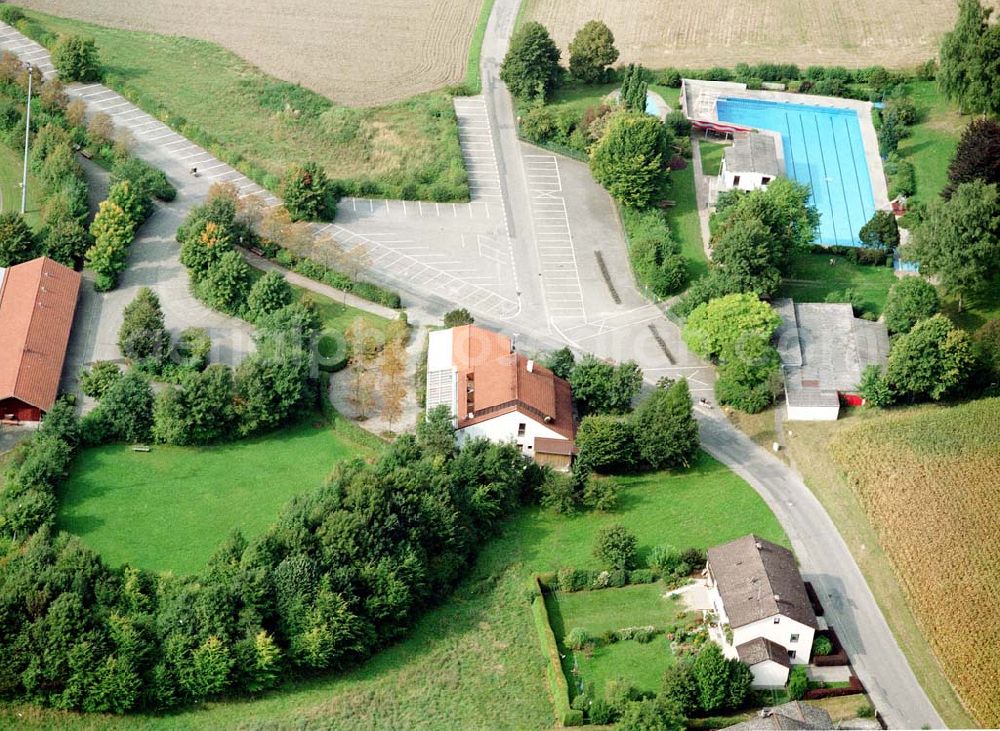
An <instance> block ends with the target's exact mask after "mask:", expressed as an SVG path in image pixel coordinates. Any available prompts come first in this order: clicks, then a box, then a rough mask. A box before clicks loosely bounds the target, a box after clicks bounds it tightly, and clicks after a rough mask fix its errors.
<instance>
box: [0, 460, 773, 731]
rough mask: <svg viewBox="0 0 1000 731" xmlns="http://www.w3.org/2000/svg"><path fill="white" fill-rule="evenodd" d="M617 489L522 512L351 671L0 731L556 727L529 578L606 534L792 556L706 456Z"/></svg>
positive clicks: (52, 717) (4, 721) (51, 717)
mask: <svg viewBox="0 0 1000 731" xmlns="http://www.w3.org/2000/svg"><path fill="white" fill-rule="evenodd" d="M152 454H154V453H151V454H150V455H142V456H145V457H148V456H151V455H152ZM621 484H622V495H621V507H620V509H619V510H617V511H616V512H614V513H611V514H609V515H601V514H583V515H578V516H574V517H570V518H566V517H562V516H558V515H554V514H552V513H549V512H545V511H542V510H540V509H538V508H530V509H525V510H522V511H521V512H520V513H518V514H517V515H516V516H514V517H513V518H512V519H511V520H509V521H508V522H507V523H506V524H505V526H504V529H503V533H502V535H501V536H499V537H498V538H495V539H493V540H491V541H489V542H487V543H486V544H485V545H484V546H483V550H482V552H481V554H480V556H479V559H478V560H477V561H476V563H475V564H474V565H472V566H470V567H469V571H468V577H467V578H466V579H465V581H463V582H462V584H461V585H460V586H459V587H458V589H457V590H456V591H455V593H454V594H452V595H451V596H449V597H448V599H447V601H446V602H445V603H443V604H442V606H440V607H439V608H437V609H434V610H432V611H430V612H428V613H427V614H425V615H424V616H423V617H422V618H421V619H420V620H419V621H418V622H417V624H416V626H415V628H414V630H413V631H412V632H411V634H410V635H409V636H408V637H407V639H405V640H403V641H402V642H399V643H398V644H395V645H393V646H391V647H389V648H388V649H386V650H385V651H383V652H381V653H379V654H378V655H377V656H375V657H374V658H372V659H371V660H370V661H368V662H367V663H365V664H364V665H363V666H361V667H360V668H357V669H355V670H352V671H350V672H347V673H342V674H339V675H330V676H324V677H319V678H315V679H312V680H308V681H300V682H297V683H290V684H288V685H286V686H285V687H283V688H282V689H280V690H279V691H275V692H272V693H268V694H266V695H264V696H263V697H261V698H259V699H257V700H255V701H253V702H250V701H230V702H225V703H219V702H213V703H203V704H201V705H200V706H198V707H197V708H191V709H188V710H186V711H183V712H181V713H177V714H172V715H170V716H166V717H160V718H158V717H149V716H139V717H129V718H126V719H120V718H114V717H80V716H78V715H75V714H64V713H61V712H55V711H40V710H37V709H29V708H26V707H24V706H17V707H10V706H0V727H3V726H5V725H16V726H18V727H21V728H23V727H26V726H35V727H39V728H41V727H52V726H59V727H62V728H66V727H69V728H101V729H119V728H120V729H125V728H128V729H133V728H140V729H142V728H157V729H159V728H169V729H192V728H194V729H197V728H205V729H216V728H233V727H239V726H245V725H246V724H247V723H248V719H253V721H252V722H253V725H254V726H255V727H265V726H303V727H305V726H323V727H325V728H385V729H390V728H417V729H419V728H425V729H463V730H464V729H485V728H489V729H547V728H551V727H552V724H553V716H552V706H551V704H550V702H549V699H548V697H547V695H546V692H545V679H544V678H545V659H544V658H543V656H542V653H541V650H540V648H539V646H538V634H537V632H536V631H535V627H534V623H533V621H532V616H531V610H530V607H529V604H528V601H527V597H526V592H525V587H526V586H527V583H528V579H529V577H530V576H531V575H532V574H533V573H535V572H541V571H553V570H555V569H557V568H559V567H560V566H565V565H569V564H574V565H576V566H579V567H587V568H596V561H595V560H594V559H593V558H592V557H591V543H592V541H593V538H594V534H595V533H596V532H597V530H598V529H599V528H600V527H601V526H604V525H607V524H608V523H613V522H621V523H624V524H625V525H628V526H629V527H630V528H631V529H632V530H634V531H635V532H636V534H637V535H638V537H639V544H640V547H641V549H642V551H643V552H645V551H648V549H649V547H651V546H653V545H656V544H660V543H669V544H671V545H674V546H677V547H678V548H680V547H686V546H689V545H690V546H697V547H700V548H706V547H708V546H710V545H714V544H716V543H720V542H722V541H726V540H729V539H732V538H736V537H738V536H740V535H744V534H746V533H748V532H751V531H753V532H756V533H758V534H760V535H762V536H764V537H765V538H769V539H771V540H777V541H779V542H781V543H783V544H784V545H788V539H787V538H786V537H785V535H784V533H783V531H782V530H781V527H780V526H779V525H778V523H777V521H776V520H775V518H774V516H773V515H772V514H771V512H770V510H768V508H767V507H766V506H765V504H764V503H763V501H762V500H761V499H760V498H759V497H758V496H757V494H756V493H755V492H754V491H753V489H751V488H750V487H749V486H748V485H747V484H746V483H745V482H743V481H742V480H741V479H740V478H739V477H737V476H736V475H735V474H733V473H732V472H729V471H728V470H727V469H726V468H725V467H724V466H722V465H721V464H719V463H718V462H716V461H715V460H713V459H711V458H710V457H708V456H707V455H703V456H702V457H701V458H700V459H699V460H698V462H697V463H696V464H695V465H694V466H693V467H692V468H691V469H690V470H688V471H687V472H684V473H681V474H676V475H671V474H667V473H658V474H651V475H643V476H637V477H631V478H626V479H622V480H621ZM19 714H23V715H19Z"/></svg>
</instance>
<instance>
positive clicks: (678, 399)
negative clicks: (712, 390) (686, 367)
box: [632, 378, 700, 470]
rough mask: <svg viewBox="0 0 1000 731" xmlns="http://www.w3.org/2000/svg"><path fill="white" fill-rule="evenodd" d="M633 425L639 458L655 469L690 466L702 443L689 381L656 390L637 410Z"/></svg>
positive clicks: (685, 380)
mask: <svg viewBox="0 0 1000 731" xmlns="http://www.w3.org/2000/svg"><path fill="white" fill-rule="evenodd" d="M632 426H633V433H634V434H635V442H636V444H637V446H638V448H639V455H640V457H641V458H642V460H643V462H645V463H646V464H648V465H649V466H650V467H652V468H653V469H654V470H659V469H663V468H665V467H671V468H673V467H687V466H689V465H690V464H691V462H692V461H693V460H694V458H695V456H696V455H697V454H698V446H699V444H700V440H699V438H698V424H697V423H696V422H695V420H694V417H693V416H692V415H691V393H690V391H689V390H688V383H687V379H684V378H681V379H679V380H677V381H675V382H674V383H673V384H672V385H670V386H669V387H667V388H657V389H656V390H655V391H653V393H652V394H651V395H650V396H649V398H647V399H646V400H645V401H643V402H642V403H641V404H639V407H638V408H637V409H636V410H635V414H634V415H633V417H632Z"/></svg>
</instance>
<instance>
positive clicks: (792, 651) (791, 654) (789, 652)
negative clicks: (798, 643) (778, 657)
mask: <svg viewBox="0 0 1000 731" xmlns="http://www.w3.org/2000/svg"><path fill="white" fill-rule="evenodd" d="M788 659H789V660H794V659H795V650H789V651H788Z"/></svg>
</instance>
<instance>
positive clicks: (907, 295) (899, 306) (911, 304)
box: [883, 277, 941, 333]
mask: <svg viewBox="0 0 1000 731" xmlns="http://www.w3.org/2000/svg"><path fill="white" fill-rule="evenodd" d="M940 309H941V301H940V298H939V297H938V293H937V289H936V288H935V287H934V285H933V284H931V283H930V282H928V281H927V280H925V279H922V278H921V277H904V278H903V279H900V280H897V281H896V282H893V285H892V286H891V287H890V288H889V294H888V295H887V296H886V300H885V310H884V312H883V314H884V316H885V324H886V327H887V328H889V332H892V333H907V332H909V331H910V330H911V329H913V326H914V325H916V324H917V323H918V322H920V321H921V320H926V319H927V318H928V317H932V316H933V315H935V314H937V313H938V312H939V311H940Z"/></svg>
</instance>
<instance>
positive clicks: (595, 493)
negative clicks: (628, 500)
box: [583, 475, 618, 513]
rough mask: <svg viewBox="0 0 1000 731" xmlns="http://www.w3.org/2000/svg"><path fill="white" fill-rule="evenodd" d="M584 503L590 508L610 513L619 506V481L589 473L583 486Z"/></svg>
mask: <svg viewBox="0 0 1000 731" xmlns="http://www.w3.org/2000/svg"><path fill="white" fill-rule="evenodd" d="M583 504H584V505H585V506H586V507H587V508H589V509H590V510H599V511H601V512H602V513H608V512H611V511H613V510H614V509H615V508H616V507H618V483H617V482H615V481H614V480H613V479H611V478H609V477H595V476H594V475H587V477H586V480H585V484H584V488H583Z"/></svg>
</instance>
